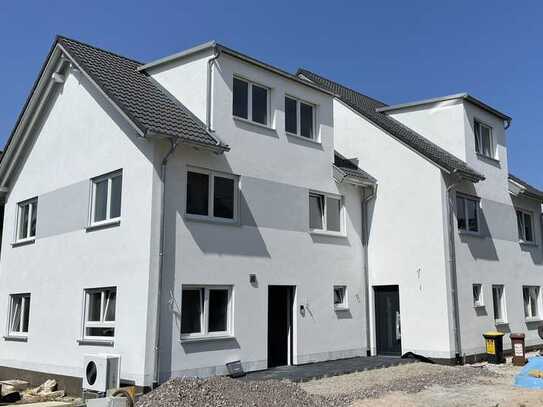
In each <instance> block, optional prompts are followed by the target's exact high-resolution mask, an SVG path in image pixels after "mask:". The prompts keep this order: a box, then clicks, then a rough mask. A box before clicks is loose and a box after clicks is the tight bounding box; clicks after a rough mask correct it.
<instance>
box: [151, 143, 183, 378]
mask: <svg viewBox="0 0 543 407" xmlns="http://www.w3.org/2000/svg"><path fill="white" fill-rule="evenodd" d="M178 144H179V139H178V138H176V139H175V140H174V139H170V149H169V150H168V152H167V153H166V155H165V156H164V158H163V159H162V163H161V167H160V181H161V183H162V193H161V197H160V247H159V257H160V258H159V265H158V291H157V312H156V326H155V368H154V370H155V371H154V375H153V376H154V383H153V384H154V387H156V386H157V385H158V384H159V381H160V310H161V304H162V274H163V271H164V243H165V241H166V230H165V227H164V225H165V223H166V210H165V207H166V167H167V165H168V160H169V159H170V157H171V155H172V154H173V153H174V151H175V149H176V148H177V146H178Z"/></svg>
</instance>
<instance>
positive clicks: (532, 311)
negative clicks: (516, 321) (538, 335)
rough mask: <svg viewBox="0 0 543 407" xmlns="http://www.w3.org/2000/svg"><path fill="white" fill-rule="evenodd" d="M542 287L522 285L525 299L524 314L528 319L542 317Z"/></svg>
mask: <svg viewBox="0 0 543 407" xmlns="http://www.w3.org/2000/svg"><path fill="white" fill-rule="evenodd" d="M539 292H540V289H539V287H537V286H524V287H522V295H523V299H524V316H525V317H526V319H527V320H537V319H539V318H540V311H539V310H540V296H539Z"/></svg>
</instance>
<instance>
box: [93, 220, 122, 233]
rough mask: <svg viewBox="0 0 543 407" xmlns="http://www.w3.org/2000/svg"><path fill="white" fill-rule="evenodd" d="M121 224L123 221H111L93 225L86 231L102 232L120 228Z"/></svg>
mask: <svg viewBox="0 0 543 407" xmlns="http://www.w3.org/2000/svg"><path fill="white" fill-rule="evenodd" d="M120 224H121V219H119V218H117V219H109V220H105V221H102V222H97V223H93V224H91V225H88V226H86V227H85V231H87V232H92V231H93V230H100V229H106V228H111V227H115V226H119V225H120Z"/></svg>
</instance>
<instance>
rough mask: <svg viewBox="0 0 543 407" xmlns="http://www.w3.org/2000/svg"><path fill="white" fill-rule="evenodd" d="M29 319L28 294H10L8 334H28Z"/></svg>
mask: <svg viewBox="0 0 543 407" xmlns="http://www.w3.org/2000/svg"><path fill="white" fill-rule="evenodd" d="M29 320H30V294H13V295H10V305H9V325H8V335H9V336H26V335H28V323H29Z"/></svg>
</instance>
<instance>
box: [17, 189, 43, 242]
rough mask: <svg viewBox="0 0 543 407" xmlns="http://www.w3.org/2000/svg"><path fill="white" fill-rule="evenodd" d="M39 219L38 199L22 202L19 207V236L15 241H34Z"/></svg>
mask: <svg viewBox="0 0 543 407" xmlns="http://www.w3.org/2000/svg"><path fill="white" fill-rule="evenodd" d="M37 219H38V198H33V199H29V200H27V201H24V202H20V203H19V204H18V205H17V236H16V239H15V240H16V241H18V242H21V241H25V240H32V239H34V238H35V237H36V222H37Z"/></svg>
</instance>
